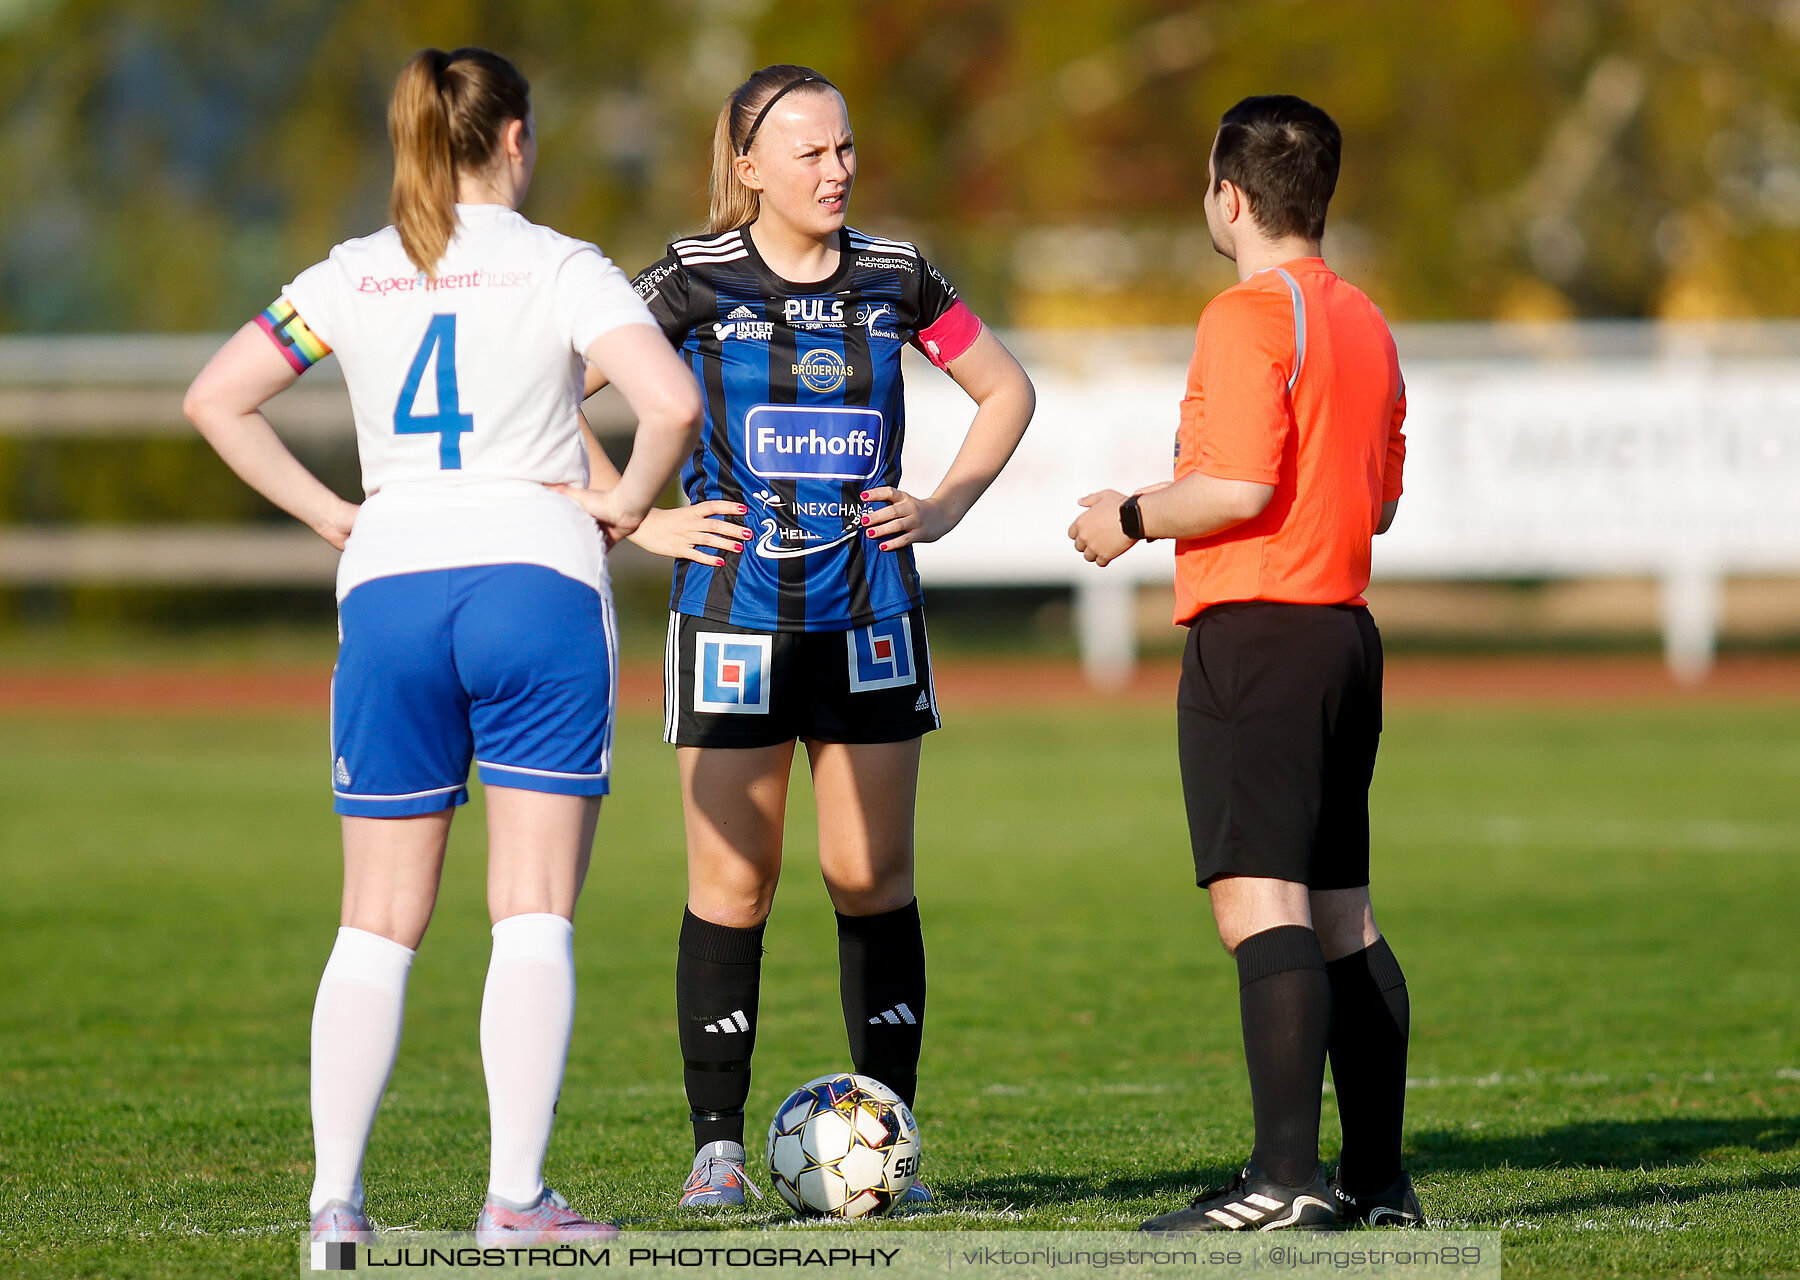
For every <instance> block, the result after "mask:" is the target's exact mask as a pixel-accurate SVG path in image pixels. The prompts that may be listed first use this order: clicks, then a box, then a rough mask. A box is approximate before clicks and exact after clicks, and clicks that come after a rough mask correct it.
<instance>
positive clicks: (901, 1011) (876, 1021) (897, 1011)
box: [869, 1004, 919, 1027]
mask: <svg viewBox="0 0 1800 1280" xmlns="http://www.w3.org/2000/svg"><path fill="white" fill-rule="evenodd" d="M918 1021H919V1020H918V1019H917V1018H915V1017H913V1011H912V1010H911V1009H908V1008H907V1007H906V1006H905V1005H904V1004H897V1005H895V1006H894V1007H893V1008H892V1009H883V1010H882V1011H881V1012H880V1013H879V1014H877V1015H876V1016H875V1017H873V1018H870V1019H869V1025H870V1026H871V1027H879V1026H880V1025H881V1024H882V1023H884V1022H886V1023H888V1024H890V1025H892V1026H896V1027H897V1026H899V1025H900V1024H901V1023H903V1022H904V1023H905V1024H906V1025H907V1026H909V1027H910V1026H913V1025H915V1024H916V1023H917V1022H918Z"/></svg>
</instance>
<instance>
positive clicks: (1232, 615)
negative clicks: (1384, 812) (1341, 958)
mask: <svg viewBox="0 0 1800 1280" xmlns="http://www.w3.org/2000/svg"><path fill="white" fill-rule="evenodd" d="M1177 707H1178V714H1177V723H1178V731H1179V736H1180V742H1181V781H1182V789H1183V791H1184V792H1185V794H1186V798H1187V814H1188V832H1189V835H1190V837H1191V838H1192V840H1193V845H1194V874H1195V877H1196V879H1197V880H1198V881H1199V883H1200V884H1202V885H1205V884H1210V883H1211V882H1212V881H1214V880H1216V879H1218V878H1220V877H1221V876H1264V877H1268V878H1271V879H1276V880H1292V881H1296V882H1298V883H1300V884H1304V885H1306V886H1308V887H1309V888H1312V889H1354V888H1358V887H1360V886H1363V885H1366V884H1368V883H1369V780H1370V779H1371V778H1372V777H1373V776H1374V772H1375V749H1376V746H1377V744H1378V742H1379V741H1380V738H1381V633H1380V632H1379V631H1377V630H1376V629H1375V621H1374V619H1373V618H1371V617H1370V616H1369V611H1368V610H1367V609H1365V608H1363V607H1362V606H1361V605H1312V604H1278V603H1275V602H1272V601H1263V600H1250V601H1243V602H1235V603H1230V604H1217V605H1213V606H1212V607H1211V608H1209V609H1206V610H1204V611H1202V612H1201V614H1200V616H1199V617H1198V618H1196V619H1195V620H1194V622H1193V624H1192V627H1191V628H1190V631H1189V634H1188V641H1187V650H1186V652H1185V653H1184V654H1183V656H1182V660H1181V694H1180V698H1179V700H1178V703H1177Z"/></svg>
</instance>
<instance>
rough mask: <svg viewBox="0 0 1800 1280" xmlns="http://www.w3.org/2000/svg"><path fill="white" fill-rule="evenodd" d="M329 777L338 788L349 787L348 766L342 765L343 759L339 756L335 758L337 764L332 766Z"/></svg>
mask: <svg viewBox="0 0 1800 1280" xmlns="http://www.w3.org/2000/svg"><path fill="white" fill-rule="evenodd" d="M314 776H315V777H316V776H317V775H316V774H315V775H314ZM331 776H332V778H333V779H334V780H335V781H336V782H337V784H338V786H340V787H347V786H349V785H350V766H349V765H347V764H345V763H344V757H342V756H339V757H338V758H337V764H336V765H335V766H333V768H332V770H331Z"/></svg>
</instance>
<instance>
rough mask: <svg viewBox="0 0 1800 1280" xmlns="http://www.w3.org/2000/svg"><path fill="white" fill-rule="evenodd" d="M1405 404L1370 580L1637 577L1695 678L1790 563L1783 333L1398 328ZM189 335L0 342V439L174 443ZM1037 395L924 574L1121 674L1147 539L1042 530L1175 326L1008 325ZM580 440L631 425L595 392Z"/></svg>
mask: <svg viewBox="0 0 1800 1280" xmlns="http://www.w3.org/2000/svg"><path fill="white" fill-rule="evenodd" d="M1398 339H1399V343H1400V348H1401V358H1402V364H1403V366H1404V368H1405V371H1406V379H1407V389H1408V398H1409V401H1410V405H1411V416H1410V423H1409V427H1408V435H1409V439H1410V444H1411V447H1410V457H1409V461H1408V466H1407V496H1406V498H1405V500H1404V501H1403V503H1402V509H1401V515H1400V519H1399V521H1398V522H1397V523H1396V525H1395V527H1394V530H1393V531H1392V532H1391V533H1389V534H1387V535H1386V536H1384V537H1383V538H1381V539H1379V540H1378V541H1377V544H1376V559H1375V566H1376V575H1377V577H1378V578H1407V577H1411V578H1520V577H1563V576H1568V577H1575V576H1585V575H1597V574H1623V573H1630V574H1648V575H1654V576H1656V577H1657V578H1658V579H1659V580H1660V581H1661V582H1662V584H1663V610H1662V612H1663V627H1664V638H1665V645H1666V649H1667V652H1668V656H1669V660H1670V663H1671V666H1672V667H1673V668H1674V670H1675V671H1676V672H1677V674H1679V675H1682V676H1685V677H1693V676H1697V675H1698V674H1700V673H1703V672H1704V671H1705V670H1706V668H1707V666H1708V665H1709V663H1710V661H1711V657H1712V652H1713V647H1714V636H1715V634H1716V630H1717V621H1718V607H1719V606H1718V602H1719V597H1720V584H1721V581H1722V579H1723V577H1724V576H1725V575H1727V574H1731V573H1786V572H1800V324H1791V323H1785V322H1783V323H1756V324H1731V325H1720V326H1709V327H1704V328H1695V327H1678V326H1653V325H1647V324H1580V325H1563V326H1549V327H1529V326H1491V325H1447V326H1415V327H1403V328H1401V329H1400V330H1398ZM217 341H218V340H217V339H216V338H213V337H209V336H179V337H162V336H155V337H149V336H131V337H79V338H16V337H15V338H5V339H0V434H21V435H75V434H79V435H102V434H111V435H132V434H157V433H164V432H184V431H186V430H188V428H187V427H186V425H185V424H184V423H183V421H182V419H181V414H180V395H181V388H182V387H183V386H184V385H185V384H186V382H187V381H188V379H189V378H190V377H191V376H192V374H193V372H194V371H195V370H196V369H197V368H198V367H199V364H200V362H201V361H202V360H204V359H205V357H206V356H207V354H209V353H210V352H211V351H212V350H213V349H214V348H215V347H216V345H217ZM1009 341H1011V342H1012V343H1013V345H1014V346H1015V348H1016V349H1017V350H1018V352H1019V353H1020V356H1021V358H1022V359H1023V361H1024V362H1025V364H1026V366H1027V368H1028V369H1029V370H1030V371H1031V373H1032V376H1033V379H1034V380H1035V381H1036V383H1037V387H1038V414H1037V419H1036V421H1035V422H1034V423H1033V425H1032V428H1031V431H1030V433H1029V434H1028V435H1027V436H1026V439H1025V442H1024V444H1023V445H1022V446H1021V447H1020V450H1019V454H1018V456H1017V458H1016V459H1015V460H1014V462H1013V464H1012V465H1011V466H1010V467H1009V468H1008V469H1007V471H1006V472H1005V473H1004V474H1003V475H1002V476H1001V478H1000V479H999V480H998V481H997V482H996V483H995V485H994V487H993V489H992V490H991V491H990V492H989V493H988V495H987V496H986V497H985V498H984V499H983V500H982V501H981V503H980V504H978V505H977V506H976V508H975V509H974V511H972V512H971V513H970V515H969V517H968V519H967V520H966V521H965V522H964V524H963V526H962V527H961V528H959V529H958V530H957V531H956V533H955V534H954V535H952V536H951V537H950V538H948V539H946V540H944V541H943V542H940V543H937V544H934V545H932V546H928V547H922V548H920V551H919V563H920V568H921V572H922V573H923V574H924V576H925V578H926V580H927V582H931V583H939V584H943V585H1001V584H1038V585H1067V586H1070V587H1072V588H1074V590H1075V593H1076V597H1077V602H1078V606H1077V618H1078V628H1079V632H1080V637H1081V643H1082V651H1083V655H1084V658H1085V660H1086V662H1087V664H1088V668H1089V671H1090V674H1092V675H1093V676H1095V678H1097V679H1099V680H1102V681H1107V680H1113V679H1117V678H1119V677H1120V676H1121V675H1122V674H1123V673H1124V672H1126V671H1128V670H1129V668H1130V665H1131V662H1132V660H1133V654H1134V645H1135V629H1134V612H1135V611H1134V609H1133V607H1132V593H1133V588H1134V587H1135V586H1136V585H1137V584H1139V583H1144V582H1166V581H1168V580H1169V578H1170V576H1171V572H1172V569H1171V566H1172V560H1171V556H1172V552H1171V549H1170V548H1169V546H1168V544H1166V543H1158V544H1155V545H1151V546H1147V547H1140V548H1137V549H1135V550H1134V551H1132V552H1131V553H1130V554H1129V555H1127V556H1126V557H1124V558H1123V559H1121V560H1120V561H1118V562H1116V563H1115V564H1114V565H1113V566H1112V567H1111V568H1108V569H1106V570H1097V569H1095V568H1093V566H1091V565H1088V564H1087V563H1086V562H1084V561H1083V560H1081V558H1080V557H1079V556H1077V555H1075V553H1074V552H1073V551H1072V550H1071V549H1070V547H1069V544H1068V541H1067V538H1066V537H1065V535H1064V530H1065V529H1066V528H1067V526H1068V524H1069V521H1070V520H1071V519H1072V518H1073V516H1074V514H1075V512H1076V507H1075V499H1076V498H1077V497H1078V496H1079V495H1080V494H1082V493H1084V492H1086V491H1088V490H1090V489H1094V488H1100V487H1106V486H1112V487H1121V488H1123V487H1129V486H1135V485H1139V484H1144V483H1147V482H1149V481H1152V480H1156V479H1161V478H1165V477H1166V476H1167V475H1168V474H1169V468H1170V462H1171V455H1172V445H1173V439H1174V432H1175V423H1176V414H1177V409H1176V406H1177V404H1178V402H1179V400H1180V397H1181V390H1182V380H1183V371H1184V369H1185V364H1186V359H1187V354H1188V348H1189V343H1190V342H1191V334H1190V333H1188V332H1186V331H1181V330H1174V331H1170V330H1154V331H1142V332H1138V331H1117V330H1113V331H1105V332H1097V333H1076V332H1066V333H1045V332H1040V333H1022V334H1014V335H1011V336H1010V338H1009ZM907 386H908V393H907V414H908V443H907V454H906V477H907V479H906V483H907V485H908V487H909V488H913V489H916V490H920V491H926V490H928V489H929V488H930V486H931V485H932V484H933V483H934V482H935V480H936V479H937V477H938V476H940V475H941V474H942V473H943V470H944V468H945V467H947V466H948V465H949V461H950V458H951V457H952V456H953V455H954V453H955V449H956V447H957V445H958V444H959V443H960V440H961V436H962V431H963V429H964V428H965V427H966V425H967V423H968V421H969V418H970V416H971V415H972V412H973V410H972V406H971V405H970V403H969V402H968V400H967V399H966V398H965V397H963V395H962V393H961V392H960V391H959V390H958V389H957V388H956V387H955V385H954V384H953V383H951V382H950V381H949V380H948V379H946V378H943V377H941V376H939V375H937V374H936V373H935V372H933V371H932V370H931V369H930V368H929V367H927V366H926V365H924V363H923V362H922V361H917V362H914V366H913V367H912V368H910V369H909V376H908V383H907ZM596 411H597V415H598V418H599V422H598V425H599V426H600V427H601V428H602V430H606V429H608V428H610V429H613V430H618V429H621V428H624V427H627V426H628V423H627V422H626V421H625V419H624V417H623V414H622V411H621V409H620V406H618V404H617V403H616V401H608V400H607V398H606V397H605V396H603V397H601V398H600V399H599V400H597V401H596V402H595V404H594V406H593V407H592V409H591V410H590V412H591V414H592V413H594V412H596ZM348 414H349V410H348V402H347V399H346V397H345V394H344V389H343V384H342V379H341V377H340V375H339V374H338V371H337V369H336V367H335V361H326V362H324V363H322V364H321V365H320V366H319V367H318V368H316V369H315V370H313V371H312V372H311V373H309V374H308V375H307V377H306V378H305V379H303V380H302V381H301V383H300V384H299V385H298V386H296V387H295V388H294V389H292V390H291V391H288V392H287V393H285V394H284V395H282V396H280V397H278V398H277V400H276V401H275V402H274V403H273V404H272V406H271V409H270V417H271V419H272V420H273V421H274V422H275V424H276V425H277V427H278V428H279V429H280V430H281V431H282V432H283V434H284V435H287V436H289V437H290V438H293V439H295V440H296V441H305V440H312V441H319V440H326V439H333V440H340V441H341V440H344V439H345V438H346V436H347V433H348V429H349V425H348ZM334 559H335V557H334V555H333V553H332V552H331V551H330V550H329V549H328V548H326V547H324V546H323V545H322V544H320V543H318V542H317V540H316V539H313V538H312V537H311V535H309V534H306V533H304V532H303V531H300V530H293V531H283V530H267V529H249V528H228V529H218V528H208V529H205V530H201V529H197V528H167V527H165V528H154V529H130V530H123V529H104V528H81V529H43V528H18V527H15V528H11V529H0V580H5V581H10V582H15V583H16V582H70V581H103V580H109V581H131V582H159V583H169V582H186V583H193V582H217V583H228V584H277V583H279V584H294V583H309V582H319V583H324V582H328V581H329V580H330V578H331V572H332V567H333V562H334Z"/></svg>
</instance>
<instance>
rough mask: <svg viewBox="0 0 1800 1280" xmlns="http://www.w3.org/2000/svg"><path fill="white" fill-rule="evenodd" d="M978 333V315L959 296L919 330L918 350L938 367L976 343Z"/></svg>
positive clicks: (946, 364)
mask: <svg viewBox="0 0 1800 1280" xmlns="http://www.w3.org/2000/svg"><path fill="white" fill-rule="evenodd" d="M980 336H981V319H980V317H978V316H977V315H976V314H975V313H974V312H973V311H971V310H969V309H968V308H967V307H966V306H964V305H963V303H962V299H960V298H958V299H957V300H956V301H955V302H953V303H951V304H950V309H949V310H948V311H946V312H944V314H943V315H941V316H939V317H938V318H937V319H936V320H933V321H932V322H931V323H930V324H929V325H927V326H926V327H925V328H923V329H921V330H919V337H918V342H919V350H921V351H923V352H924V353H925V358H926V359H927V360H929V361H931V363H933V364H935V365H936V366H937V367H938V368H940V369H948V368H949V367H950V362H951V361H952V360H954V359H956V358H957V357H958V356H960V355H962V354H963V352H965V351H967V350H968V349H969V348H970V347H972V346H974V345H975V339H977V338H979V337H980Z"/></svg>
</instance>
